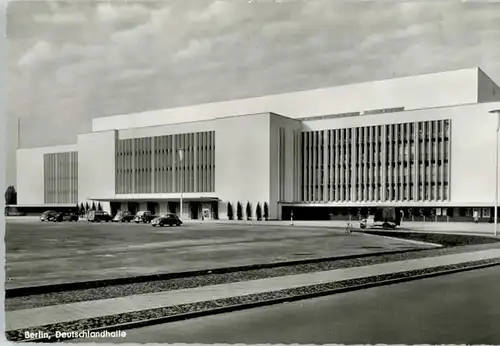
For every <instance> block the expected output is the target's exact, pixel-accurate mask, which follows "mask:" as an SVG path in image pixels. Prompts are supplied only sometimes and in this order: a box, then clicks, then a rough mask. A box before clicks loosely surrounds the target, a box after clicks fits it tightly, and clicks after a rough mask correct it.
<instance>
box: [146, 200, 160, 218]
mask: <svg viewBox="0 0 500 346" xmlns="http://www.w3.org/2000/svg"><path fill="white" fill-rule="evenodd" d="M146 208H147V209H148V211H150V212H151V214H153V215H156V213H157V212H158V203H156V202H148V203H147V206H146Z"/></svg>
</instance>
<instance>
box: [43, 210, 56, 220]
mask: <svg viewBox="0 0 500 346" xmlns="http://www.w3.org/2000/svg"><path fill="white" fill-rule="evenodd" d="M57 214H58V213H57V211H54V210H46V211H44V212H43V213H42V215H40V221H52V220H53V219H54V217H55V216H56V215H57Z"/></svg>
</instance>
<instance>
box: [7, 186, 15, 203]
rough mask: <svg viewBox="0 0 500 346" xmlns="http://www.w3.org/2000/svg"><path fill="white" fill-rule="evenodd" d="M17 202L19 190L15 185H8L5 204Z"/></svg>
mask: <svg viewBox="0 0 500 346" xmlns="http://www.w3.org/2000/svg"><path fill="white" fill-rule="evenodd" d="M15 204H17V192H16V188H15V187H14V186H13V185H10V186H9V187H7V190H5V205H15Z"/></svg>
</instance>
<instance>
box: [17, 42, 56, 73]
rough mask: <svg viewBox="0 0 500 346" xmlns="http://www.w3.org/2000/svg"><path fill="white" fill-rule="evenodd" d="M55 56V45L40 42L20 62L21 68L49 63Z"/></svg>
mask: <svg viewBox="0 0 500 346" xmlns="http://www.w3.org/2000/svg"><path fill="white" fill-rule="evenodd" d="M52 56H53V44H52V43H50V42H47V41H38V42H37V43H36V44H35V45H34V46H33V47H31V49H30V50H28V51H27V52H26V53H25V54H24V55H23V56H22V57H21V58H20V59H19V61H18V65H19V67H21V68H25V67H29V66H32V65H34V64H36V63H39V62H41V61H48V60H49V59H50V58H51V57H52Z"/></svg>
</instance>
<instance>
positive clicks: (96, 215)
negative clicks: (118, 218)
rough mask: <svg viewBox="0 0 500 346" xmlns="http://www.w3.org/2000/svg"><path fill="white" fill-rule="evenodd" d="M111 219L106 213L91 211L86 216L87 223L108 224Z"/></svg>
mask: <svg viewBox="0 0 500 346" xmlns="http://www.w3.org/2000/svg"><path fill="white" fill-rule="evenodd" d="M111 220H113V217H112V216H111V215H110V214H109V213H108V212H107V211H101V210H91V211H89V213H88V214H87V221H89V222H102V221H104V222H110V221H111Z"/></svg>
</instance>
